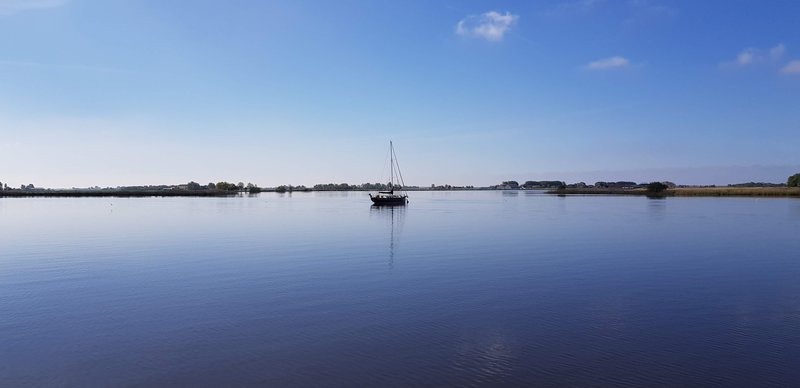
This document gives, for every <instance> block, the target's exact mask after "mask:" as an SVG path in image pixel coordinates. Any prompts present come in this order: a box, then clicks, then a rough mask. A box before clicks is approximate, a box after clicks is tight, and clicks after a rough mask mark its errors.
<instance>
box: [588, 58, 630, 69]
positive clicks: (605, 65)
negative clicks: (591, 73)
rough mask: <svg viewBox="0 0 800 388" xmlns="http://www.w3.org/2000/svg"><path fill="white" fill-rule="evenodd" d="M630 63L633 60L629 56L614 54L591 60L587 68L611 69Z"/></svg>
mask: <svg viewBox="0 0 800 388" xmlns="http://www.w3.org/2000/svg"><path fill="white" fill-rule="evenodd" d="M630 64H631V62H630V61H629V60H628V59H627V58H624V57H620V56H614V57H610V58H604V59H598V60H596V61H593V62H589V64H588V65H586V68H587V69H589V70H611V69H620V68H624V67H628V66H630Z"/></svg>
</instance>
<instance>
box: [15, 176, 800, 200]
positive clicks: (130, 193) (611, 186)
mask: <svg viewBox="0 0 800 388" xmlns="http://www.w3.org/2000/svg"><path fill="white" fill-rule="evenodd" d="M392 188H393V189H394V190H404V191H431V190H435V191H440V190H540V191H544V192H545V193H547V194H554V195H642V196H650V197H670V196H683V197H691V196H698V197H700V196H702V197H722V196H748V197H800V173H798V174H794V175H792V176H790V177H788V179H787V181H786V183H768V182H747V183H737V184H729V185H727V186H715V185H705V186H700V185H678V184H675V183H673V182H669V181H662V182H647V183H636V182H633V181H611V182H605V181H599V182H595V183H594V184H586V183H585V182H577V183H570V184H567V183H566V182H564V181H561V180H545V181H525V182H524V183H522V184H520V183H519V182H518V181H514V180H509V181H503V182H502V183H500V184H498V185H494V186H485V187H475V186H453V185H447V184H445V185H436V184H432V185H430V186H399V185H396V184H395V185H394V187H391V185H390V184H389V183H362V184H348V183H323V184H316V185H314V186H312V187H306V186H304V185H298V186H293V185H280V186H276V187H259V186H258V185H256V184H253V183H247V184H245V183H243V182H238V183H231V182H226V181H220V182H216V183H214V182H211V183H208V184H205V185H203V184H200V183H197V182H194V181H190V182H189V183H185V184H177V185H146V186H118V187H98V186H95V187H85V188H77V187H73V188H69V189H52V188H43V187H37V186H34V185H33V184H26V185H25V184H24V185H20V186H19V187H18V188H17V187H9V186H8V183H3V182H0V197H48V196H52V197H94V196H96V197H101V196H107V197H150V196H163V197H172V196H192V197H217V196H234V195H240V194H257V193H260V192H277V193H292V192H308V191H386V190H390V189H392Z"/></svg>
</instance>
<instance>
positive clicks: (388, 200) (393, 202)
mask: <svg viewBox="0 0 800 388" xmlns="http://www.w3.org/2000/svg"><path fill="white" fill-rule="evenodd" d="M369 199H371V200H372V204H373V205H375V206H404V205H405V204H406V203H407V202H408V197H407V196H405V195H403V196H392V197H385V196H379V195H376V196H372V194H370V196H369Z"/></svg>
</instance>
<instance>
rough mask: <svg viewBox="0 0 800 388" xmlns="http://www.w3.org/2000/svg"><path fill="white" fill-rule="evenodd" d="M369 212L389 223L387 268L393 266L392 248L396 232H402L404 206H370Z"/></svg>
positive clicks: (399, 233) (393, 247) (404, 213)
mask: <svg viewBox="0 0 800 388" xmlns="http://www.w3.org/2000/svg"><path fill="white" fill-rule="evenodd" d="M370 214H371V215H376V216H379V217H381V218H382V219H384V220H385V221H386V222H388V223H389V268H394V249H395V239H396V236H395V235H396V234H397V235H398V236H397V237H399V235H401V234H402V231H403V224H404V221H405V215H406V207H405V206H375V205H373V206H370Z"/></svg>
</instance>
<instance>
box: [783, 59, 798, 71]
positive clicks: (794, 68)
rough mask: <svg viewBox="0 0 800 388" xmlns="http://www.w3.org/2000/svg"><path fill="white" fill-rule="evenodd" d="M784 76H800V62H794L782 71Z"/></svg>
mask: <svg viewBox="0 0 800 388" xmlns="http://www.w3.org/2000/svg"><path fill="white" fill-rule="evenodd" d="M781 73H782V74H800V60H794V61H791V62H789V63H788V64H786V66H784V67H783V68H782V69H781Z"/></svg>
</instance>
